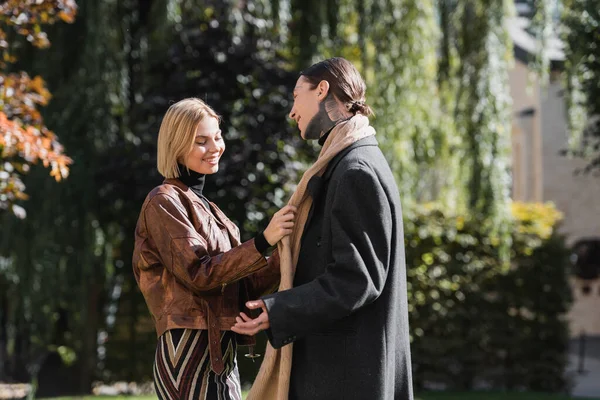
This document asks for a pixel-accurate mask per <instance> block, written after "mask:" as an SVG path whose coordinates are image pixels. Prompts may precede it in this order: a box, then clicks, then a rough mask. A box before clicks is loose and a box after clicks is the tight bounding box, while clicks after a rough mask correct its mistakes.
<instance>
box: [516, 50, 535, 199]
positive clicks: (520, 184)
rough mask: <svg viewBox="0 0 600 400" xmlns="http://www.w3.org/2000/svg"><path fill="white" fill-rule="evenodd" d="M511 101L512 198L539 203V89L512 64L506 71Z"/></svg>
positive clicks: (520, 66)
mask: <svg viewBox="0 0 600 400" xmlns="http://www.w3.org/2000/svg"><path fill="white" fill-rule="evenodd" d="M510 92H511V96H512V100H513V107H512V110H513V135H512V154H513V159H512V176H513V190H512V198H513V200H518V201H542V195H543V194H542V180H543V170H542V160H541V132H540V125H541V113H540V90H539V86H538V85H537V84H536V82H531V81H530V77H529V70H528V69H527V68H526V67H525V65H524V64H523V63H521V62H520V61H518V60H517V61H515V65H514V68H512V69H511V71H510Z"/></svg>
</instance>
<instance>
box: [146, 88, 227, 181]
mask: <svg viewBox="0 0 600 400" xmlns="http://www.w3.org/2000/svg"><path fill="white" fill-rule="evenodd" d="M205 117H213V118H216V119H217V120H219V122H220V117H219V116H218V115H217V113H216V112H215V111H214V110H213V109H212V108H210V106H209V105H208V104H206V103H205V102H203V101H202V100H200V99H197V98H188V99H183V100H181V101H178V102H177V103H175V104H173V105H171V107H169V109H168V110H167V113H166V114H165V116H164V118H163V120H162V123H161V124H160V130H159V132H158V146H157V147H158V149H157V157H156V159H157V161H156V166H157V169H158V172H159V173H160V174H161V175H162V176H164V177H165V178H178V177H179V176H180V174H181V171H179V166H178V165H177V163H178V161H179V160H183V159H185V157H186V156H187V155H188V154H189V153H190V151H192V147H193V145H194V140H195V138H196V132H197V131H198V125H199V124H200V121H202V120H203V119H204V118H205Z"/></svg>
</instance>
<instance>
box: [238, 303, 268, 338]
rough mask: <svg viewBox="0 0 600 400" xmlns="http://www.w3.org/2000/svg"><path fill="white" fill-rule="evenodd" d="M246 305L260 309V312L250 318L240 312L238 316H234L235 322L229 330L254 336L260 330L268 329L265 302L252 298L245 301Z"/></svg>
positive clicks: (252, 308) (253, 308)
mask: <svg viewBox="0 0 600 400" xmlns="http://www.w3.org/2000/svg"><path fill="white" fill-rule="evenodd" d="M246 307H248V308H249V309H251V310H257V309H259V308H260V309H262V313H261V314H260V315H259V316H258V317H256V318H254V319H252V318H250V317H249V316H247V315H246V314H244V313H243V312H241V313H240V316H239V317H235V320H236V323H235V325H234V326H232V327H231V330H232V331H234V332H235V333H239V334H241V335H248V336H254V335H256V334H257V333H258V332H260V331H264V330H265V329H269V327H270V326H271V325H270V324H269V314H268V313H267V307H266V306H265V302H264V301H262V300H254V301H249V302H247V303H246Z"/></svg>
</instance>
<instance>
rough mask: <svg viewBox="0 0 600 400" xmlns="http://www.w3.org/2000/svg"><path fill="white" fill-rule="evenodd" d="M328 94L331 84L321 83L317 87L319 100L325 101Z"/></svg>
mask: <svg viewBox="0 0 600 400" xmlns="http://www.w3.org/2000/svg"><path fill="white" fill-rule="evenodd" d="M328 93H329V82H327V81H321V82H319V84H318V85H317V98H318V99H319V100H323V99H324V98H325V97H327V94H328Z"/></svg>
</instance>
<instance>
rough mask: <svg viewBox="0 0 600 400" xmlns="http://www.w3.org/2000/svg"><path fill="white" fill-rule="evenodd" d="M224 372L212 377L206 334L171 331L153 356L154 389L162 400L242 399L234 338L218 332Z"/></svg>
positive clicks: (229, 333) (163, 338) (227, 333)
mask: <svg viewBox="0 0 600 400" xmlns="http://www.w3.org/2000/svg"><path fill="white" fill-rule="evenodd" d="M221 349H222V352H223V361H224V362H225V369H224V370H223V373H222V374H215V373H214V372H213V371H212V370H211V368H210V356H209V352H208V332H207V331H205V330H197V329H172V330H169V331H167V332H165V333H164V334H163V335H162V336H161V337H160V338H159V339H158V345H157V346H156V354H155V357H154V388H155V390H156V395H157V396H158V398H159V399H161V400H184V399H185V400H192V399H193V400H241V399H242V392H241V386H240V375H239V372H238V368H237V362H236V350H237V344H236V338H235V333H234V332H230V331H225V332H221Z"/></svg>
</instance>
